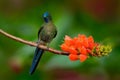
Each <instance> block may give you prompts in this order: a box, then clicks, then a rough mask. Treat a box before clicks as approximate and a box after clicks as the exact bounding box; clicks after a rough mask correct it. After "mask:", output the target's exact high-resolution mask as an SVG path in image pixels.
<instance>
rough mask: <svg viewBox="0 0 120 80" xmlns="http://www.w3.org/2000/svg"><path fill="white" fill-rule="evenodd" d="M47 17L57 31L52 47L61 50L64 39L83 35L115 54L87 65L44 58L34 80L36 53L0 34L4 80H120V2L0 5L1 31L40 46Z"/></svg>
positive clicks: (53, 0) (12, 0)
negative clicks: (39, 36) (40, 33)
mask: <svg viewBox="0 0 120 80" xmlns="http://www.w3.org/2000/svg"><path fill="white" fill-rule="evenodd" d="M46 11H48V12H50V13H51V15H52V17H53V21H54V24H55V25H56V26H57V29H58V35H57V37H56V38H55V39H54V40H53V41H52V42H51V44H50V47H52V48H55V49H58V50H60V44H62V42H63V39H64V36H65V35H69V36H71V37H74V36H77V35H78V34H85V35H87V36H89V35H92V36H93V37H94V39H95V41H96V42H100V43H103V44H111V45H112V47H113V50H112V52H111V53H110V54H109V56H105V57H102V58H95V57H92V58H89V59H88V60H86V61H85V62H83V63H81V62H80V61H75V62H71V61H70V60H69V59H68V57H67V56H62V55H55V54H52V53H49V52H45V54H44V55H43V57H42V59H41V61H40V63H39V66H38V68H37V70H36V72H35V73H34V74H33V75H32V76H31V75H29V69H30V66H31V62H32V58H33V54H34V50H35V47H31V46H28V45H25V44H21V43H19V42H16V41H13V40H11V39H9V38H7V37H5V36H3V35H1V34H0V80H120V0H0V29H3V30H5V31H6V32H8V33H10V34H12V35H14V36H17V37H20V38H23V39H25V40H29V41H34V42H36V41H37V32H38V30H39V28H40V25H41V24H42V23H43V18H42V14H43V13H44V12H46Z"/></svg>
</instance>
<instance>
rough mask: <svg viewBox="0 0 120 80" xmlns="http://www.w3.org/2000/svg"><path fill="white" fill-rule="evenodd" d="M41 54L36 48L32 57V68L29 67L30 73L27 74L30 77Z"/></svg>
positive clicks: (40, 50)
mask: <svg viewBox="0 0 120 80" xmlns="http://www.w3.org/2000/svg"><path fill="white" fill-rule="evenodd" d="M43 52H44V50H43V49H40V48H38V47H37V48H36V50H35V55H34V58H33V62H32V66H31V68H30V72H29V73H30V74H31V75H32V74H33V73H34V71H35V69H36V67H37V65H38V63H39V60H40V58H41V56H42V54H43Z"/></svg>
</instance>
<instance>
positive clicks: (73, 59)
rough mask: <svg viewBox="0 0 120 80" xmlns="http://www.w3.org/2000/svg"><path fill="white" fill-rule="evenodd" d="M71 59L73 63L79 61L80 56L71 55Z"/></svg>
mask: <svg viewBox="0 0 120 80" xmlns="http://www.w3.org/2000/svg"><path fill="white" fill-rule="evenodd" d="M69 58H70V60H71V61H76V60H78V59H79V56H78V55H75V54H70V55H69Z"/></svg>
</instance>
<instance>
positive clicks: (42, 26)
mask: <svg viewBox="0 0 120 80" xmlns="http://www.w3.org/2000/svg"><path fill="white" fill-rule="evenodd" d="M42 29H43V26H41V28H40V29H39V31H38V38H39V34H40V32H41V30H42Z"/></svg>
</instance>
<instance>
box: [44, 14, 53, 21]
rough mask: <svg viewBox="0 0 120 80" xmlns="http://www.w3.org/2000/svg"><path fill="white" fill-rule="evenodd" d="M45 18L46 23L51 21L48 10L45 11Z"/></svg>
mask: <svg viewBox="0 0 120 80" xmlns="http://www.w3.org/2000/svg"><path fill="white" fill-rule="evenodd" d="M43 18H44V21H45V22H46V23H48V22H49V21H51V20H52V18H51V15H50V14H49V13H48V12H45V13H44V14H43Z"/></svg>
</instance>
